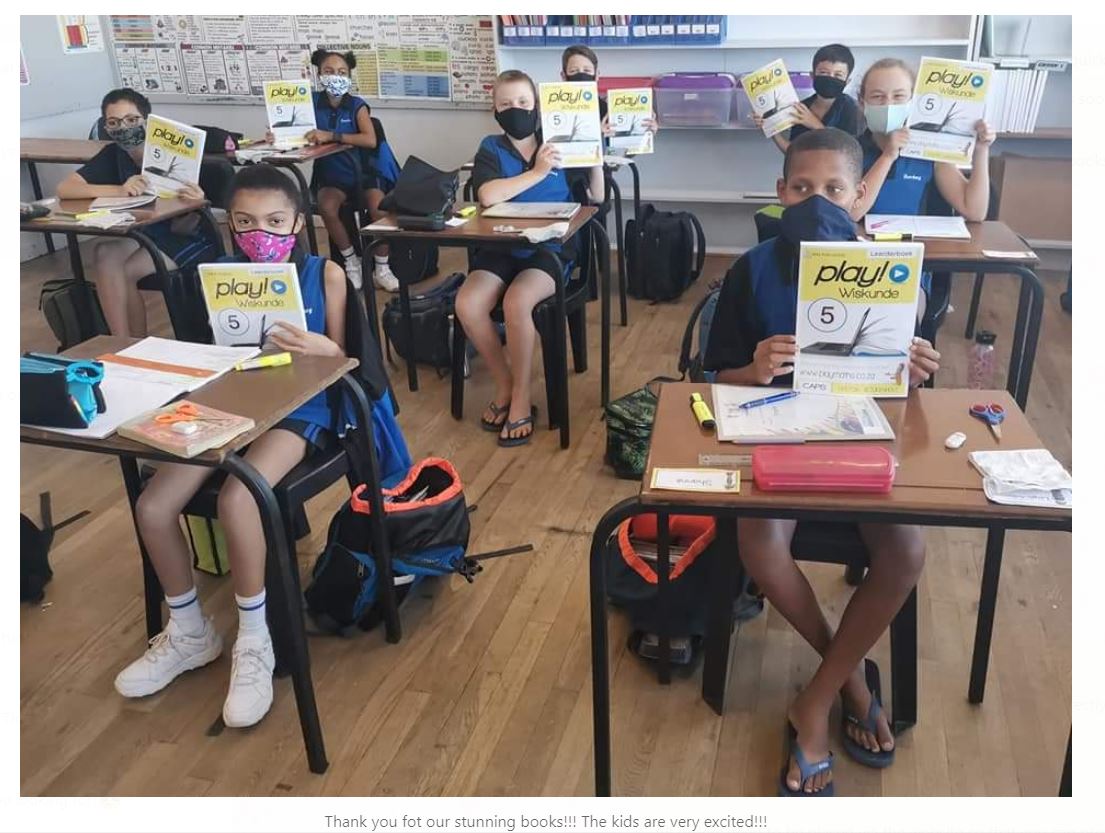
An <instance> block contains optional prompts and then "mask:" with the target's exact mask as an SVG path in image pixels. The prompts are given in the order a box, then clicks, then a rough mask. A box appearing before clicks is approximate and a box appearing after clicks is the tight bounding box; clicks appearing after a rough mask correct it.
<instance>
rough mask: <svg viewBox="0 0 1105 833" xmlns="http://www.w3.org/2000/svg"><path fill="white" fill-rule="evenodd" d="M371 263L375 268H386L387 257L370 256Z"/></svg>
mask: <svg viewBox="0 0 1105 833" xmlns="http://www.w3.org/2000/svg"><path fill="white" fill-rule="evenodd" d="M372 261H373V263H375V264H376V265H377V266H387V265H388V256H387V255H373V256H372Z"/></svg>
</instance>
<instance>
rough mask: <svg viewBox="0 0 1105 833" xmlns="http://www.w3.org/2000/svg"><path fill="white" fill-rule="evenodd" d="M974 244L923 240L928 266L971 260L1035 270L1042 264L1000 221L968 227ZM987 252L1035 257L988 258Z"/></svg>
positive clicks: (969, 225)
mask: <svg viewBox="0 0 1105 833" xmlns="http://www.w3.org/2000/svg"><path fill="white" fill-rule="evenodd" d="M967 230H968V231H969V232H970V233H971V239H970V240H932V239H921V241H920V242H922V243H924V244H925V265H926V267H928V266H938V265H939V263H940V261H941V260H970V261H980V262H983V263H1014V264H1017V265H1020V266H1028V267H1029V268H1031V267H1033V266H1035V265H1036V264H1038V263H1039V262H1040V259H1039V258H1038V257H1037V256H1036V253H1035V252H1034V251H1033V250H1032V249H1031V248H1030V247H1028V246H1026V245H1025V243H1024V241H1023V240H1021V238H1019V237H1018V236H1017V235H1016V234H1015V233H1014V232H1013V230H1012V229H1011V228H1009V226H1007V225H1005V223H1002V222H1000V221H998V220H987V221H986V222H984V223H967ZM983 249H985V250H987V251H996V252H1029V253H1031V257H1010V258H1001V257H987V256H986V255H984V254H983V253H982V251H983Z"/></svg>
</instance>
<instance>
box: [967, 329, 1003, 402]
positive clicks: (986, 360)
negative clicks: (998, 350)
mask: <svg viewBox="0 0 1105 833" xmlns="http://www.w3.org/2000/svg"><path fill="white" fill-rule="evenodd" d="M996 339H997V336H996V335H994V334H993V333H992V332H990V331H989V330H979V331H978V332H977V333H975V343H974V344H972V345H971V351H970V356H969V358H968V361H967V387H969V388H971V389H972V390H993V387H994V341H995V340H996Z"/></svg>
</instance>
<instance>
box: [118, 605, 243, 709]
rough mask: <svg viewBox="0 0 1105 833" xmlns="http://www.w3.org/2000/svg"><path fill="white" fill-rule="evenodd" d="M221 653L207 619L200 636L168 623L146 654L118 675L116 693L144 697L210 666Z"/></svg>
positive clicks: (211, 626)
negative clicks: (185, 674) (183, 675)
mask: <svg viewBox="0 0 1105 833" xmlns="http://www.w3.org/2000/svg"><path fill="white" fill-rule="evenodd" d="M222 652H223V639H222V637H221V636H219V634H218V632H217V631H216V630H215V625H214V623H213V622H212V621H211V620H210V619H206V620H204V623H203V633H201V634H200V635H199V636H188V635H187V634H185V633H184V632H183V631H181V630H180V628H179V627H178V626H177V624H176V623H175V622H173V621H172V620H171V619H170V620H169V624H168V626H167V627H166V628H165V630H163V631H162V632H161V633H159V634H158V635H157V636H155V637H154V638H153V639H151V640H150V647H149V648H148V649H147V650H146V653H144V654H143V655H142V656H141V657H139V658H138V659H136V660H135V661H134V662H132V663H131V664H130V665H128V666H127V667H126V668H124V669H123V670H122V671H120V672H119V675H118V676H117V677H116V678H115V690H116V691H118V692H119V693H120V694H122V695H123V696H124V697H146V696H148V695H150V694H154V693H155V692H158V691H161V689H163V688H165V686H167V685H168V684H169V683H171V682H172V681H173V680H175V679H176V678H177V677H179V676H180V675H181V674H183V673H184V672H185V671H191V670H192V669H193V668H199V667H201V666H203V665H207V663H209V662H213V661H214V660H216V659H218V657H219V654H221V653H222Z"/></svg>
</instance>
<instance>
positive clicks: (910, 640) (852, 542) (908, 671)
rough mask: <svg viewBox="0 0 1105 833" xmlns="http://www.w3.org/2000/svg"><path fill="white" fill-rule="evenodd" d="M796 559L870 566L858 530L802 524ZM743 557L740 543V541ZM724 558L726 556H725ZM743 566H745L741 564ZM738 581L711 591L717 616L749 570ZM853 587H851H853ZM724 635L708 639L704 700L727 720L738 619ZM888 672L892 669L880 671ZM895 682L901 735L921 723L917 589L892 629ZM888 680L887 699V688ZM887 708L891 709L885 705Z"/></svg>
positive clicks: (894, 707)
mask: <svg viewBox="0 0 1105 833" xmlns="http://www.w3.org/2000/svg"><path fill="white" fill-rule="evenodd" d="M790 551H791V555H792V556H793V557H794V559H795V560H797V561H810V562H816V563H821V564H842V565H847V567H848V568H849V570H851V569H853V568H855V567H857V566H858V567H859V568H860V569H861V570H862V569H865V568H866V566H867V564H868V561H869V559H868V555H867V550H866V548H865V547H864V545H863V539H862V538H860V536H859V530H858V529H857V527H856V526H855V525H854V524H849V523H826V522H821V521H799V522H798V525H797V527H796V528H795V531H794V538H793V539H792V540H791V545H790ZM738 552H739V541H738ZM719 554H720V553H719ZM738 564H739V561H738ZM736 572H737V575H736V576H735V578H736V581H735V586H734V587H728V586H726V585H725V584H724V583H721V582H715V583H714V584H713V585H711V589H712V598H711V599H710V601H709V602H708V604H709V605H710V606H711V609H712V610H725V609H727V610H728V611H729V612H730V614H731V613H732V610H733V602H734V600H735V599H736V593H737V592H738V590H739V588H740V587H741V585H742V578H743V572H744V570H743V567H740V568H739V569H738V570H737V571H736ZM849 583H851V582H849ZM722 630H723V632H721V633H716V634H712V635H711V634H707V636H706V640H705V646H706V655H705V662H704V666H705V667H704V669H703V675H702V696H703V698H704V699H705V700H706V702H707V703H709V705H710V706H711V707H712V708H713V709H714V711H716V712H717V713H718V714H721V713H722V712H723V710H724V705H725V687H726V682H727V679H726V676H725V675H724V674H721V673H718V672H719V671H720V670H723V669H725V668H726V667H727V660H728V657H729V651H730V645H731V642H730V640H731V637H732V619H731V618H730V620H729V623H728V626H727V627H725V628H723V629H722ZM734 664H736V660H734ZM880 670H881V671H883V672H885V671H886V669H880ZM890 680H891V682H892V686H891V688H890V689H889V690H890V691H892V692H893V695H894V697H893V701H892V702H891V703H890V709H889V711H890V715H891V718H892V719H891V728H892V729H893V731H894V733H895V734H898V733H899V732H902V731H904V730H905V729H908V728H910V727H911V726H913V725H914V724H916V722H917V588H916V587H914V588H913V589H912V590H911V591H910V593H909V596H908V597H907V598H906V600H905V603H904V604H903V605H902V607H901V609H900V610H899V611H898V613H897V614H896V615H895V616H894V620H893V621H892V622H891V623H890ZM885 682H886V677H885V676H883V683H884V686H883V696H884V698H885V695H886V692H887V690H888V689H887V688H886V686H885ZM883 705H884V706H885V705H887V704H886V703H885V701H884V704H883Z"/></svg>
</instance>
